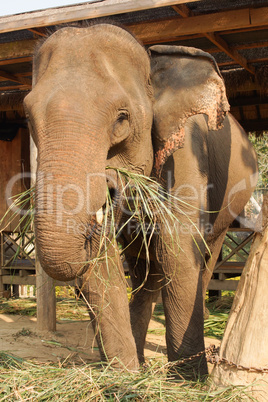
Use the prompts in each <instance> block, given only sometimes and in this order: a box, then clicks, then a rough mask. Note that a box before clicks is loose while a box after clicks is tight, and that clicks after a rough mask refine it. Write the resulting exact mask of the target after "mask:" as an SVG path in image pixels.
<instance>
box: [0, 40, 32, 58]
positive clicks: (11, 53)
mask: <svg viewBox="0 0 268 402" xmlns="http://www.w3.org/2000/svg"><path fill="white" fill-rule="evenodd" d="M35 45H36V40H34V39H31V40H19V41H16V42H9V43H1V44H0V59H1V60H6V59H19V58H20V57H23V58H25V57H26V58H28V57H30V56H32V54H33V52H34V48H35ZM16 61H17V60H16Z"/></svg>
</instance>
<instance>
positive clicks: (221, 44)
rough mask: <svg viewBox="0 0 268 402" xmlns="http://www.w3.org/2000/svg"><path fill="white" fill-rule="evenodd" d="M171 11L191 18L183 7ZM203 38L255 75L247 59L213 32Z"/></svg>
mask: <svg viewBox="0 0 268 402" xmlns="http://www.w3.org/2000/svg"><path fill="white" fill-rule="evenodd" d="M173 9H174V10H175V11H176V12H177V13H179V14H180V15H181V16H182V17H183V18H189V17H193V13H192V11H191V10H190V9H189V8H188V7H187V6H186V5H185V4H182V5H179V6H173ZM204 36H205V37H206V38H207V39H208V40H210V42H212V43H214V45H216V46H217V48H218V49H220V50H221V51H223V52H224V53H226V54H227V55H228V56H229V57H230V58H231V59H233V60H234V61H236V62H237V63H238V64H240V65H241V66H242V67H244V68H245V69H246V70H247V71H249V72H250V73H251V74H253V75H254V74H255V68H254V67H253V66H249V65H248V62H247V59H246V58H245V57H244V56H242V55H241V54H240V53H239V52H238V51H237V50H236V49H231V48H230V47H229V45H228V44H227V42H225V40H224V39H223V38H222V37H221V36H220V35H218V34H217V33H215V32H204Z"/></svg>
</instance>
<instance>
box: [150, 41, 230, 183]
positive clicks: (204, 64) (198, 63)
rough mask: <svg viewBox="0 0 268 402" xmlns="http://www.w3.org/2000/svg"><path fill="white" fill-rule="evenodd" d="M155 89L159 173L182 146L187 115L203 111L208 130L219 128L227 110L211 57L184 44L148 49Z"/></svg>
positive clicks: (217, 71)
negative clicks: (206, 118) (168, 159)
mask: <svg viewBox="0 0 268 402" xmlns="http://www.w3.org/2000/svg"><path fill="white" fill-rule="evenodd" d="M148 51H149V54H150V56H151V81H152V86H153V89H154V97H155V103H154V128H153V142H154V147H155V166H154V167H155V172H156V174H157V175H160V173H161V170H162V167H163V165H164V163H165V162H166V160H167V158H168V157H169V156H170V155H172V153H173V152H174V151H176V150H177V149H179V148H182V147H183V145H184V135H185V133H184V127H185V124H186V121H187V119H188V118H189V117H191V116H193V115H196V114H205V115H207V117H208V120H207V122H208V129H209V130H217V129H219V128H221V127H222V123H223V120H224V118H225V115H226V113H227V112H228V110H229V104H228V101H227V98H226V92H225V86H224V82H223V78H222V76H221V73H220V71H219V69H218V66H217V64H216V62H215V60H214V58H213V57H212V56H211V55H210V54H209V53H206V52H203V51H202V50H199V49H195V48H191V47H184V46H165V45H156V46H151V47H150V48H149V50H148Z"/></svg>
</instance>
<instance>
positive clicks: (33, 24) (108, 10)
mask: <svg viewBox="0 0 268 402" xmlns="http://www.w3.org/2000/svg"><path fill="white" fill-rule="evenodd" d="M195 1H199V0H189V1H187V2H188V3H190V2H195ZM184 2H185V0H157V1H156V0H116V1H115V0H105V1H102V0H96V1H95V2H94V3H88V4H86V3H84V4H82V5H81V4H80V5H76V6H68V7H61V8H52V9H47V10H43V11H35V12H31V13H24V14H18V15H13V16H7V17H2V18H0V33H1V32H11V31H18V30H21V29H29V28H39V27H45V26H50V25H55V24H63V23H67V22H72V21H79V20H87V19H92V18H98V17H107V16H111V15H116V14H122V13H129V12H133V11H141V10H148V9H153V8H159V7H165V6H171V5H173V4H181V3H184Z"/></svg>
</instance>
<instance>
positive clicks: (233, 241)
mask: <svg viewBox="0 0 268 402" xmlns="http://www.w3.org/2000/svg"><path fill="white" fill-rule="evenodd" d="M241 232H243V233H245V236H243V238H242V239H241V242H239V241H238V239H237V236H236V237H235V236H234V233H241ZM253 236H254V232H253V231H252V230H250V229H239V228H234V229H230V230H229V231H228V233H227V236H226V237H225V241H224V245H223V247H224V248H228V249H229V252H228V254H227V255H225V256H224V258H222V259H221V260H220V261H218V263H217V264H216V267H215V269H214V275H213V278H212V279H211V281H210V283H209V287H208V289H209V290H210V291H217V292H221V291H222V290H235V289H236V288H237V285H238V280H232V279H231V280H230V278H234V277H238V276H240V275H241V273H242V270H243V268H244V265H245V262H246V259H247V256H248V250H247V249H246V246H247V245H249V244H250V242H251V240H252V238H253ZM234 257H236V260H235V261H234ZM35 274H36V271H35V245H34V235H33V233H27V234H26V235H25V236H24V238H22V236H21V235H20V234H19V233H12V232H1V233H0V296H2V295H3V291H4V290H5V289H6V288H7V287H10V286H12V287H13V289H16V293H18V291H17V286H19V285H35V284H36V276H35ZM56 284H57V285H62V286H64V283H56ZM218 294H219V293H218Z"/></svg>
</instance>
